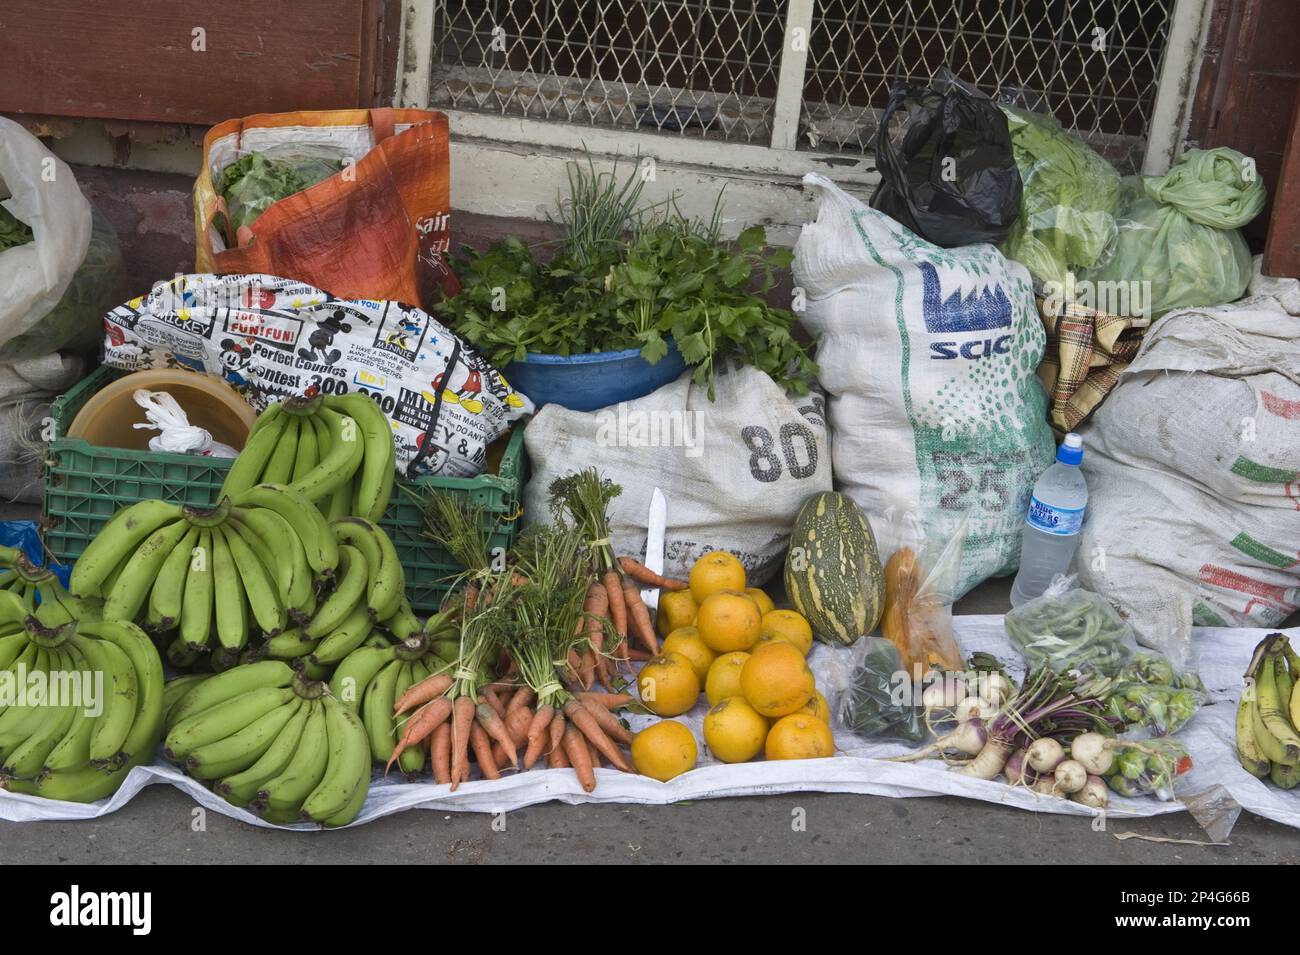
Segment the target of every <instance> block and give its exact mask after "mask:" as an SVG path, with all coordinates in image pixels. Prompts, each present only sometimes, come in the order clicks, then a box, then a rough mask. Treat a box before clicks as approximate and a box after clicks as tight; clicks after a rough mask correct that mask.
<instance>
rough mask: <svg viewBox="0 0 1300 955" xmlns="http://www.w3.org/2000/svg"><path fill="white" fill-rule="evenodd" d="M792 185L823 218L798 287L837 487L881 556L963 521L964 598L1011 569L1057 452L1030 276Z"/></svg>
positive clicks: (831, 195)
mask: <svg viewBox="0 0 1300 955" xmlns="http://www.w3.org/2000/svg"><path fill="white" fill-rule="evenodd" d="M803 181H804V185H805V186H809V187H812V188H813V189H814V190H816V192H817V193H818V199H819V204H818V209H817V219H816V221H815V222H812V223H809V224H807V225H805V226H804V227H803V230H802V232H801V233H800V236H799V241H798V243H797V244H796V245H795V250H794V255H795V258H794V278H795V284H796V286H798V287H799V288H801V289H803V291H804V292H805V293H806V295H807V308H806V310H805V311H804V312H803V314H802V315H801V320H802V322H803V324H804V325H805V326H806V327H807V328H808V330H809V331H811V332H813V333H814V334H817V335H818V336H819V338H818V342H817V356H816V357H817V362H818V364H819V365H820V366H821V385H822V387H823V388H824V389H825V390H826V392H827V395H828V397H829V400H830V407H829V418H830V424H831V430H832V437H833V442H832V451H833V454H834V462H835V477H836V480H837V482H838V483H839V484H841V485H842V488H841V489H842V490H843V491H844V492H845V493H846V494H848V495H849V496H850V497H852V498H853V499H854V500H855V501H856V502H857V503H858V505H859V506H860V507H861V508H862V510H863V511H864V512H865V513H866V515H867V517H868V519H869V520H870V521H871V526H872V527H873V528H877V529H878V530H877V533H878V534H879V535H880V539H879V541H878V543H879V545H880V552H881V553H882V554H889V553H892V552H893V551H894V550H896V549H897V547H898V546H899V544H900V543H901V542H900V541H899V540H897V539H896V538H892V537H891V534H890V531H889V528H890V527H899V526H902V523H903V522H905V521H906V520H908V519H909V515H910V516H914V517H915V519H917V520H919V521H921V522H922V524H923V525H924V530H925V534H924V536H925V538H926V540H927V541H931V542H934V543H935V544H937V545H940V546H941V545H942V543H943V542H944V541H945V540H946V539H949V538H952V537H953V536H955V535H956V534H957V532H958V528H959V527H960V526H961V525H962V522H963V521H966V520H969V524H968V525H967V539H966V544H965V547H964V548H963V550H962V556H961V566H960V568H959V572H958V574H957V579H956V584H955V591H954V596H955V597H960V596H962V595H963V594H965V593H966V592H967V591H968V590H970V589H971V587H973V586H975V585H976V584H977V583H979V582H980V581H982V580H984V579H985V578H987V577H991V576H997V575H1001V574H1009V573H1011V572H1012V571H1014V570H1015V569H1016V567H1017V565H1018V563H1019V559H1020V535H1021V528H1022V526H1023V525H1024V521H1025V510H1026V508H1027V506H1028V503H1029V494H1030V491H1031V490H1032V488H1033V484H1034V481H1035V480H1036V479H1037V478H1038V475H1039V474H1041V473H1042V471H1043V470H1044V469H1045V468H1047V467H1048V466H1049V465H1050V464H1051V463H1052V457H1053V454H1054V450H1055V444H1054V442H1053V441H1052V432H1051V429H1050V428H1049V427H1048V423H1047V414H1046V395H1045V394H1044V393H1043V388H1042V385H1040V384H1039V382H1038V378H1037V377H1036V375H1035V370H1036V369H1037V367H1038V363H1039V361H1040V359H1041V358H1042V357H1043V351H1044V349H1045V347H1046V335H1045V333H1044V331H1043V324H1042V321H1041V320H1040V319H1039V317H1038V313H1037V311H1036V309H1035V305H1034V293H1033V289H1032V287H1031V285H1030V279H1029V273H1028V272H1027V271H1026V270H1025V268H1024V266H1022V265H1019V264H1018V263H1015V262H1012V261H1010V260H1008V259H1006V258H1004V257H1003V256H1002V255H1001V253H999V252H998V250H997V249H996V248H994V247H993V246H991V245H970V246H964V247H962V248H956V249H942V248H939V247H938V246H935V245H931V244H930V243H929V242H926V241H925V240H923V239H920V238H918V237H917V236H915V235H913V234H912V233H910V232H909V231H907V229H905V228H903V226H901V225H899V224H898V223H897V222H895V221H893V220H892V219H890V218H889V217H888V216H886V215H884V214H883V213H880V212H877V211H875V210H874V209H871V208H868V207H867V206H866V205H865V204H863V203H861V202H859V201H858V200H857V199H854V198H853V197H852V196H849V195H848V194H847V193H845V192H844V191H842V190H841V189H839V188H838V187H837V186H835V184H834V183H832V182H831V181H830V180H828V179H826V178H825V177H823V176H818V175H815V174H809V175H807V176H805V177H804V180H803Z"/></svg>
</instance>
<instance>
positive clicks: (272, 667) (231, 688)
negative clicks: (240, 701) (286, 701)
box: [168, 660, 293, 729]
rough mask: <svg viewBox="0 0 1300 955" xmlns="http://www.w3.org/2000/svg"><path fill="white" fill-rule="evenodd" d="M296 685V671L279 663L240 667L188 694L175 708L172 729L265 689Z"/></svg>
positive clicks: (270, 661) (264, 662) (217, 676)
mask: <svg viewBox="0 0 1300 955" xmlns="http://www.w3.org/2000/svg"><path fill="white" fill-rule="evenodd" d="M292 682H293V669H292V668H291V667H290V666H289V665H288V664H287V663H281V662H280V661H279V660H263V661H261V662H260V663H250V664H248V665H247V666H241V667H236V668H235V669H233V670H227V671H226V672H225V673H218V674H217V675H216V676H211V677H208V678H207V679H206V680H204V681H203V682H202V683H201V684H199V685H198V686H196V687H195V688H194V689H192V690H190V692H188V693H186V694H185V695H184V696H183V697H181V699H180V700H179V701H178V702H177V703H176V705H175V706H173V707H172V710H171V713H170V714H169V715H170V719H171V722H170V723H169V724H168V728H169V729H170V728H171V727H174V726H176V724H177V723H179V722H180V721H181V720H183V719H187V718H188V717H191V716H194V715H196V714H198V713H202V712H204V711H206V710H209V709H211V708H212V707H214V706H216V705H217V704H219V703H224V702H226V701H227V700H233V699H234V698H235V697H237V696H242V695H243V694H245V693H248V692H249V691H251V690H257V689H261V688H263V687H287V686H289V685H290V684H291V683H292Z"/></svg>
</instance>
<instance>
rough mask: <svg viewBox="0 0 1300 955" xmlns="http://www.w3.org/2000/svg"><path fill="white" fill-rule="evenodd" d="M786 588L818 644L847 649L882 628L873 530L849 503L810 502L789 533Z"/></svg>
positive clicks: (827, 498) (825, 498)
mask: <svg viewBox="0 0 1300 955" xmlns="http://www.w3.org/2000/svg"><path fill="white" fill-rule="evenodd" d="M785 587H786V592H787V593H788V594H789V595H790V600H791V601H792V602H793V604H794V609H795V610H797V611H799V612H800V613H801V614H803V615H804V616H805V617H806V618H807V619H808V623H809V625H810V626H811V627H812V631H813V634H814V635H815V636H816V637H817V639H819V640H822V641H824V642H825V643H829V644H832V645H836V644H839V645H847V644H850V643H853V642H854V641H855V640H857V639H858V638H859V637H862V636H866V635H867V634H869V633H870V632H871V631H872V630H875V629H876V625H877V624H878V623H880V614H881V612H882V610H883V608H884V604H885V575H884V571H883V570H882V568H881V566H880V555H879V554H878V553H877V552H876V537H875V535H874V534H872V533H871V525H870V524H868V523H867V519H866V517H865V516H864V515H863V513H862V510H861V509H860V508H859V507H858V505H857V504H855V503H853V501H852V499H850V498H848V497H845V496H844V495H843V494H836V493H833V492H827V493H825V494H818V495H816V496H815V497H810V498H809V499H808V500H807V501H805V502H804V504H803V506H802V507H801V508H800V509H799V516H798V517H796V518H795V520H794V527H793V529H792V530H791V531H790V553H789V554H788V555H787V556H786V559H785Z"/></svg>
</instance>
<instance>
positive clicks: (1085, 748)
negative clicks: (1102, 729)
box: [1070, 733, 1115, 776]
mask: <svg viewBox="0 0 1300 955" xmlns="http://www.w3.org/2000/svg"><path fill="white" fill-rule="evenodd" d="M1070 758H1071V759H1073V760H1075V761H1076V762H1078V763H1079V764H1081V765H1082V766H1083V768H1084V769H1086V770H1087V771H1088V774H1089V775H1090V776H1105V775H1106V774H1107V773H1108V772H1110V767H1111V763H1113V762H1114V761H1115V760H1114V756H1113V755H1112V753H1111V748H1110V740H1108V739H1107V738H1106V737H1104V736H1102V735H1101V734H1100V733H1080V734H1079V735H1078V736H1076V737H1075V738H1074V741H1073V742H1072V743H1070Z"/></svg>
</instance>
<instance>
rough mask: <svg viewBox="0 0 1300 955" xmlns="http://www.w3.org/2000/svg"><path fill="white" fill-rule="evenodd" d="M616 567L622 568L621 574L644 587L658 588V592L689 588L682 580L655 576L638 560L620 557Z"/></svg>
mask: <svg viewBox="0 0 1300 955" xmlns="http://www.w3.org/2000/svg"><path fill="white" fill-rule="evenodd" d="M618 566H620V567H622V568H623V573H625V574H627V575H628V576H629V577H631V578H632V579H633V580H635V581H636V582H637V583H639V584H641V585H642V586H645V587H658V588H659V589H660V590H685V589H686V588H687V587H689V586H690V584H688V583H687V582H686V581H684V580H676V579H674V578H672V577H664V576H662V575H661V574H656V573H655V572H654V571H653V570H651V569H650V568H649V567H647V566H646V565H645V564H643V563H641V562H640V561H639V560H633V559H632V558H631V557H620V558H619V559H618Z"/></svg>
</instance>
